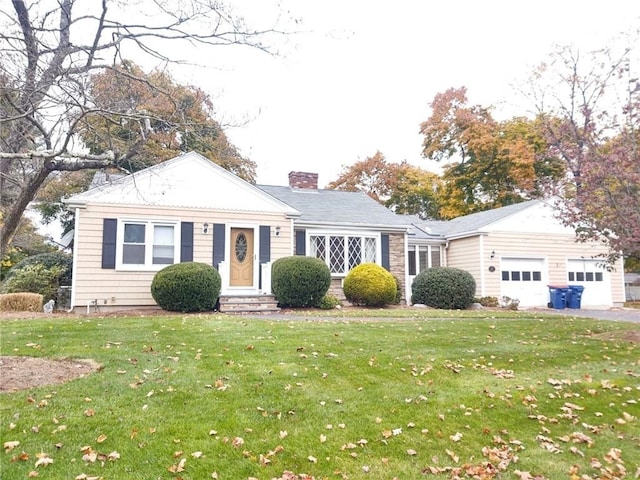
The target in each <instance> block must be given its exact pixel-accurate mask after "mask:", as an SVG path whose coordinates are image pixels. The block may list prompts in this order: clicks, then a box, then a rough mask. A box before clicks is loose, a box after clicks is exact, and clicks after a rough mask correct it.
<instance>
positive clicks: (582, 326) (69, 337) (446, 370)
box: [0, 309, 640, 480]
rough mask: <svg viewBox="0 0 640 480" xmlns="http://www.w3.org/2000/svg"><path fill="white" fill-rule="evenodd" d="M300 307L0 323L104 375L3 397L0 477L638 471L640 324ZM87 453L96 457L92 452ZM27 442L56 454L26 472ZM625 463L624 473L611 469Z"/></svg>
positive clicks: (12, 346)
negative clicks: (290, 312)
mask: <svg viewBox="0 0 640 480" xmlns="http://www.w3.org/2000/svg"><path fill="white" fill-rule="evenodd" d="M301 314H302V318H303V319H296V320H293V319H292V320H276V321H269V320H265V319H260V318H250V317H229V316H224V315H186V316H182V315H176V316H158V317H140V318H132V317H121V318H118V317H105V318H99V317H76V318H68V319H65V318H58V317H55V318H54V319H47V320H33V319H31V320H3V321H2V322H0V333H1V335H2V337H1V347H2V350H1V351H2V354H3V355H31V356H39V357H40V356H41V357H48V358H92V359H94V360H95V361H97V362H98V363H100V364H101V365H102V367H103V368H102V369H101V370H100V371H99V372H96V373H93V374H91V375H89V376H87V377H84V378H80V379H76V380H73V381H71V382H68V383H65V384H61V385H55V386H49V387H42V388H36V389H31V390H26V391H20V392H15V393H5V394H2V395H0V402H1V408H0V433H1V438H2V442H3V444H4V443H5V442H11V441H19V442H20V444H19V446H17V447H16V448H14V449H13V450H11V451H4V452H1V453H0V459H1V463H0V467H1V470H0V471H1V477H2V478H3V479H4V480H9V479H24V478H27V476H28V474H29V472H31V471H38V473H39V475H38V478H41V479H74V478H76V477H78V476H79V475H81V474H85V475H86V476H87V477H102V478H104V479H105V480H107V479H131V478H145V479H172V478H183V479H206V478H212V474H214V473H215V474H217V477H215V476H214V478H219V479H224V480H228V479H234V480H235V479H248V478H257V479H272V478H279V477H282V476H283V472H285V471H290V472H294V473H296V474H302V473H305V474H308V475H312V476H313V477H314V478H316V479H321V478H322V479H324V478H327V479H334V478H335V479H343V478H344V479H347V478H348V479H365V478H366V479H392V478H399V479H408V478H423V477H425V478H458V477H455V476H454V475H455V474H456V470H455V469H456V468H462V471H461V472H460V473H459V478H473V477H471V476H465V472H471V470H475V471H479V470H481V469H482V468H484V469H485V470H486V469H487V468H491V467H494V472H495V474H486V475H487V476H485V477H481V476H479V477H477V478H503V479H507V478H526V477H521V475H523V474H516V472H530V473H531V474H532V475H544V477H540V478H549V479H562V478H567V479H568V478H571V477H570V470H572V469H574V470H575V471H577V475H578V477H575V478H580V476H581V475H586V477H584V478H600V477H598V476H599V475H604V474H603V473H602V471H601V468H602V469H604V468H608V469H609V470H610V472H614V473H613V474H612V473H609V477H606V478H635V477H634V475H635V474H636V470H635V469H636V468H637V467H636V466H637V465H639V464H640V419H638V417H640V406H639V402H640V345H638V344H637V343H632V342H630V341H628V340H626V336H625V335H627V334H628V333H629V332H631V331H634V330H637V329H638V327H639V325H638V324H630V323H622V322H606V321H596V320H588V319H580V318H572V317H557V316H548V315H544V314H537V313H530V312H529V313H527V312H486V311H485V312H446V311H445V312H440V311H431V310H429V311H427V310H425V311H419V310H415V309H398V310H389V309H381V310H366V311H358V310H353V311H342V312H335V311H332V312H329V313H316V312H301ZM318 315H320V316H318ZM89 412H91V413H93V415H91V414H89V415H88V413H89ZM101 435H103V436H106V439H104V440H103V438H100V436H101ZM240 439H241V440H240ZM98 440H103V441H101V442H99V441H98ZM83 447H90V448H91V449H92V451H94V452H97V453H99V454H100V455H99V456H98V458H97V460H96V461H95V462H86V461H83V452H82V451H81V449H82V448H83ZM614 448H615V449H617V450H612V449H614ZM23 452H24V454H26V455H22V453H23ZM40 452H44V453H46V454H47V455H48V456H49V457H50V458H51V459H53V463H52V464H50V465H48V466H40V467H36V466H35V463H36V461H37V454H38V453H40ZM112 452H117V454H118V456H119V458H118V459H115V460H110V459H108V458H106V456H108V455H109V454H110V453H112ZM197 452H201V454H198V453H197ZM491 452H493V455H492V454H491ZM554 452H555V453H554ZM101 455H104V456H105V457H103V456H101ZM27 456H28V459H25V457H27ZM314 459H315V461H314ZM500 459H502V460H503V463H502V464H500V463H499V462H500ZM593 459H597V460H598V461H599V462H600V463H601V464H602V467H596V466H594V464H593V463H592V462H593ZM181 461H184V464H183V467H184V469H183V471H177V470H179V468H178V467H179V466H180V462H181ZM489 463H491V465H488V464H489ZM623 467H624V468H626V469H627V475H628V476H627V477H622V476H618V477H616V476H615V472H617V471H619V470H620V469H621V468H623ZM425 469H428V470H427V471H429V472H436V471H441V472H442V473H440V474H428V475H424V474H423V473H422V472H423V471H424V470H425ZM79 478H82V477H79ZM602 478H605V477H604V476H603V477H602Z"/></svg>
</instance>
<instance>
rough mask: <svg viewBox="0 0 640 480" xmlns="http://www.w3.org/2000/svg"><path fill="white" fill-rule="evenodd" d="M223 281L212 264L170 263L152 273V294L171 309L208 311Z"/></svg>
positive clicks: (165, 306) (166, 307)
mask: <svg viewBox="0 0 640 480" xmlns="http://www.w3.org/2000/svg"><path fill="white" fill-rule="evenodd" d="M221 284H222V281H221V279H220V274H219V273H218V271H217V270H216V269H215V268H213V267H212V266H211V265H207V264H206V263H199V262H184V263H176V264H174V265H169V266H168V267H165V268H163V269H162V270H160V271H159V272H158V273H156V274H155V276H154V277H153V281H152V282H151V295H152V296H153V299H154V300H155V301H156V303H157V304H158V305H159V306H160V308H162V309H164V310H169V311H171V312H185V313H186V312H207V311H211V310H213V309H214V308H215V306H216V303H217V302H218V298H219V297H220V286H221Z"/></svg>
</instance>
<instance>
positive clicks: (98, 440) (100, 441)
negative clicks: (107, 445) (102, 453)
mask: <svg viewBox="0 0 640 480" xmlns="http://www.w3.org/2000/svg"><path fill="white" fill-rule="evenodd" d="M106 439H107V436H106V435H105V434H104V433H102V434H100V435H99V436H98V438H96V442H98V443H102V442H104V441H105V440H106Z"/></svg>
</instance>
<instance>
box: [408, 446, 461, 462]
mask: <svg viewBox="0 0 640 480" xmlns="http://www.w3.org/2000/svg"><path fill="white" fill-rule="evenodd" d="M417 454H418V452H416V451H415V450H414V449H413V448H410V449H409V450H407V455H411V456H414V455H417ZM456 463H458V462H457V461H456Z"/></svg>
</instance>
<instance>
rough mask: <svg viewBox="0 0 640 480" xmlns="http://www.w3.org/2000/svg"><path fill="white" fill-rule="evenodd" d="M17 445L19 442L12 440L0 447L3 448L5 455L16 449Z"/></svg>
mask: <svg viewBox="0 0 640 480" xmlns="http://www.w3.org/2000/svg"><path fill="white" fill-rule="evenodd" d="M18 445H20V442H19V441H17V440H12V441H10V442H4V443H3V444H2V446H3V447H4V451H5V453H8V452H10V451H11V450H13V449H14V448H16V447H17V446H18Z"/></svg>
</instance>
